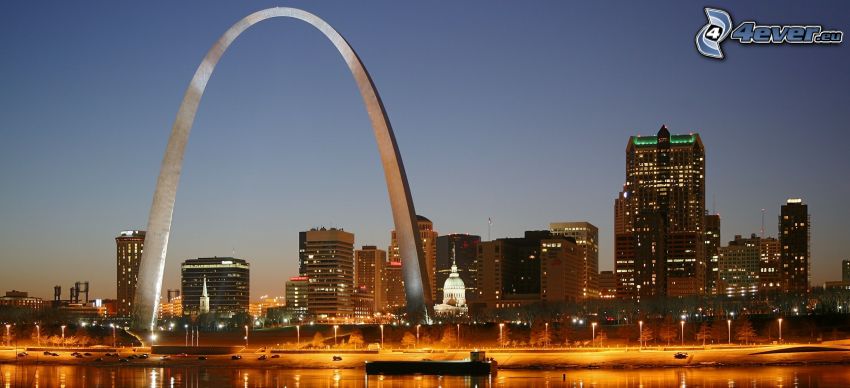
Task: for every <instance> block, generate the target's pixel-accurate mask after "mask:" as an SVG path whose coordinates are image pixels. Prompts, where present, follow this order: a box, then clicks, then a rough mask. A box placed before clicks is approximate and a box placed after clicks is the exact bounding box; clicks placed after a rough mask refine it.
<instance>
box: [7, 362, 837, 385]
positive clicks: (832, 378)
mask: <svg viewBox="0 0 850 388" xmlns="http://www.w3.org/2000/svg"><path fill="white" fill-rule="evenodd" d="M0 383H1V384H0V388H11V387H151V388H155V387H246V388H248V387H378V388H390V387H393V388H395V387H445V388H450V387H481V388H485V387H850V367H848V366H779V367H759V368H752V367H750V368H668V369H637V370H602V369H595V370H585V369H583V370H560V371H534V370H501V371H499V373H498V374H497V375H496V376H493V377H484V378H477V377H440V376H405V377H397V376H385V377H384V376H369V377H368V378H367V377H366V376H365V374H364V372H363V370H349V369H340V370H333V369H328V370H316V369H311V370H293V369H238V368H202V367H196V368H179V367H175V368H142V367H91V366H15V365H9V364H4V365H0Z"/></svg>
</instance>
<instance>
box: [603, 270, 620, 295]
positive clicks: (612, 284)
mask: <svg viewBox="0 0 850 388" xmlns="http://www.w3.org/2000/svg"><path fill="white" fill-rule="evenodd" d="M599 297H600V298H602V299H614V298H616V297H617V277H616V276H614V271H601V272H599Z"/></svg>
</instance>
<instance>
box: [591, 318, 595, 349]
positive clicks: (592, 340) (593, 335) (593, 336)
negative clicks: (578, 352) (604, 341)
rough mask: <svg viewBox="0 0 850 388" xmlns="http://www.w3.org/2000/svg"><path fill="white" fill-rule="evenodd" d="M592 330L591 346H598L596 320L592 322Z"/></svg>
mask: <svg viewBox="0 0 850 388" xmlns="http://www.w3.org/2000/svg"><path fill="white" fill-rule="evenodd" d="M590 327H591V329H592V330H593V331H592V333H593V334H592V337H591V338H590V346H596V322H593V323H591V324H590Z"/></svg>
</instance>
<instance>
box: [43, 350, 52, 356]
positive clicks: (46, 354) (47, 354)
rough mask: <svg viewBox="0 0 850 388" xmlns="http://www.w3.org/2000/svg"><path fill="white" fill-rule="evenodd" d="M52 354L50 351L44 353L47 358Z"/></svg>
mask: <svg viewBox="0 0 850 388" xmlns="http://www.w3.org/2000/svg"><path fill="white" fill-rule="evenodd" d="M51 354H52V353H50V352H48V351H46V350H45V351H44V355H45V356H49V355H51Z"/></svg>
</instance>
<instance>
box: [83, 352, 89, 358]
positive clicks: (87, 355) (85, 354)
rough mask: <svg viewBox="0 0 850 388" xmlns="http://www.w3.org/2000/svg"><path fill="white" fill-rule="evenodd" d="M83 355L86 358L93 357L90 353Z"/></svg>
mask: <svg viewBox="0 0 850 388" xmlns="http://www.w3.org/2000/svg"><path fill="white" fill-rule="evenodd" d="M83 355H84V356H86V357H91V353H88V352H86V353H83Z"/></svg>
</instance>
